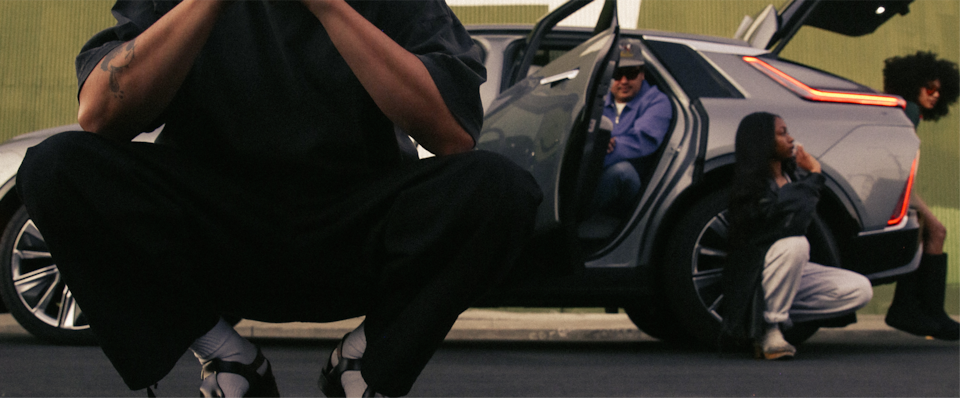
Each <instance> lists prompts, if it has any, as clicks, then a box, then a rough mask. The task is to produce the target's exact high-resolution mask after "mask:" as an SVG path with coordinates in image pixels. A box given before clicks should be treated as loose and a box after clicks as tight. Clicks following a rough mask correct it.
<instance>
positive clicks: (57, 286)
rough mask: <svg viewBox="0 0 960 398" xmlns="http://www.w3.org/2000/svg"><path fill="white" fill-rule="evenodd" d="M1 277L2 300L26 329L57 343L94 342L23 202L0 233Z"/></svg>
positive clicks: (83, 343) (81, 313)
mask: <svg viewBox="0 0 960 398" xmlns="http://www.w3.org/2000/svg"><path fill="white" fill-rule="evenodd" d="M0 278H2V280H0V295H2V297H3V301H4V303H6V305H7V307H8V309H9V310H10V313H11V315H13V317H14V318H16V320H17V321H18V322H19V323H20V325H21V326H23V328H24V329H26V330H27V331H28V332H30V333H31V334H33V335H34V336H36V337H38V338H41V339H43V340H46V341H48V342H51V343H55V344H69V345H88V344H95V343H96V340H95V338H94V336H93V333H92V332H91V330H90V325H89V324H88V323H87V320H86V318H85V317H84V315H83V312H82V311H80V307H78V306H77V302H76V301H74V299H73V295H72V294H71V293H70V289H69V288H67V286H66V284H64V283H63V280H62V279H61V278H60V272H59V271H58V270H57V266H56V264H55V263H54V261H53V258H52V257H51V256H50V250H49V249H47V245H46V242H45V241H44V240H43V236H41V235H40V231H38V230H37V227H36V226H35V225H34V224H33V221H32V220H31V219H30V217H29V216H28V215H27V210H26V208H24V207H23V206H21V207H20V209H18V210H17V211H16V212H15V213H14V215H13V217H12V219H11V220H10V222H9V223H8V224H7V227H6V228H5V229H4V231H3V236H2V237H0Z"/></svg>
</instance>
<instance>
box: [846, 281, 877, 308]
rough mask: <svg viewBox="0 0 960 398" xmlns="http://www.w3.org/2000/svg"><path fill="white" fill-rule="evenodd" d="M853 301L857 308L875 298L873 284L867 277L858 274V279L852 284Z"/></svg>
mask: <svg viewBox="0 0 960 398" xmlns="http://www.w3.org/2000/svg"><path fill="white" fill-rule="evenodd" d="M850 290H851V291H850V295H851V297H852V298H851V301H853V305H854V306H856V308H858V309H859V308H863V307H865V306H866V305H867V304H868V303H870V300H872V299H873V284H871V283H870V280H869V279H867V277H865V276H863V275H860V274H857V277H856V280H855V281H854V282H853V283H851V286H850Z"/></svg>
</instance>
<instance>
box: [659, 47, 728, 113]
mask: <svg viewBox="0 0 960 398" xmlns="http://www.w3.org/2000/svg"><path fill="white" fill-rule="evenodd" d="M647 47H649V48H650V51H652V52H653V53H654V55H656V57H657V59H659V60H660V62H661V63H662V64H663V65H664V66H665V67H666V68H667V71H669V72H670V74H671V75H673V78H674V79H675V80H676V81H677V83H679V84H680V87H683V91H685V92H686V93H687V96H688V97H690V99H691V100H692V99H697V98H743V94H741V93H740V91H738V90H737V89H736V88H735V87H734V86H733V85H732V84H730V82H728V81H727V79H725V78H724V77H723V75H721V74H720V73H719V72H717V70H716V69H714V67H713V66H712V65H710V63H709V62H707V61H706V60H704V59H703V57H701V56H700V54H698V53H697V52H696V51H694V50H693V49H692V48H690V47H688V46H686V45H683V44H679V43H671V42H663V41H652V40H651V41H647Z"/></svg>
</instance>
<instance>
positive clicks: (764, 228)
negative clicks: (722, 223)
mask: <svg viewBox="0 0 960 398" xmlns="http://www.w3.org/2000/svg"><path fill="white" fill-rule="evenodd" d="M789 177H790V178H791V180H792V181H791V182H790V183H787V184H785V185H783V186H782V187H777V183H776V181H773V180H772V179H771V180H770V181H769V190H767V192H766V193H765V195H764V197H763V198H761V199H760V200H759V202H758V203H756V206H755V207H754V210H755V212H754V213H753V215H752V217H750V218H751V222H750V227H752V228H751V229H750V230H749V231H745V233H746V235H747V236H746V241H747V242H746V244H745V245H744V246H743V247H731V250H730V253H729V255H728V256H727V261H726V264H725V266H724V268H723V277H722V278H723V279H722V286H723V302H722V308H721V311H720V312H721V314H722V315H723V325H722V330H721V332H722V333H723V334H724V335H725V336H727V337H732V338H735V339H742V338H758V337H759V336H760V335H761V334H762V333H763V332H764V331H765V330H766V327H765V324H764V321H763V311H764V309H765V308H766V304H765V302H764V301H763V287H762V286H761V280H762V275H763V266H764V261H765V260H764V258H765V257H766V254H767V250H770V246H772V245H773V244H774V243H775V242H776V241H777V240H780V239H783V238H786V237H789V236H804V235H805V234H806V233H807V228H808V227H809V226H810V223H811V222H813V220H814V218H815V217H816V216H817V215H816V213H817V203H818V202H819V201H820V190H821V189H823V184H824V182H825V181H826V178H825V177H824V176H823V175H822V174H820V173H801V174H797V173H793V174H792V175H790V176H789Z"/></svg>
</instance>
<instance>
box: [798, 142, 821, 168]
mask: <svg viewBox="0 0 960 398" xmlns="http://www.w3.org/2000/svg"><path fill="white" fill-rule="evenodd" d="M797 166H800V168H802V169H804V170H806V171H809V172H811V173H819V172H820V161H818V160H817V158H815V157H813V155H811V154H809V153H807V151H805V150H803V145H800V144H797Z"/></svg>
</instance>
